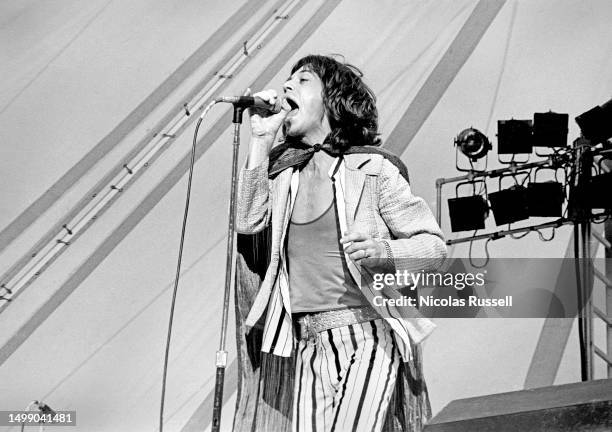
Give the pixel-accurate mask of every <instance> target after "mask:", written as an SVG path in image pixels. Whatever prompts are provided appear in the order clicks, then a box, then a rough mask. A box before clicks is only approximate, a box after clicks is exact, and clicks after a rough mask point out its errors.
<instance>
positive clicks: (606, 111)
mask: <svg viewBox="0 0 612 432" xmlns="http://www.w3.org/2000/svg"><path fill="white" fill-rule="evenodd" d="M576 123H578V126H580V130H581V131H582V136H583V137H585V138H586V139H588V140H589V141H591V142H592V143H593V144H597V143H600V142H603V141H606V140H607V139H608V138H610V137H612V99H611V100H609V101H608V102H606V103H605V104H603V105H600V106H596V107H595V108H592V109H590V110H588V111H587V112H584V113H582V114H580V115H579V116H578V117H576Z"/></svg>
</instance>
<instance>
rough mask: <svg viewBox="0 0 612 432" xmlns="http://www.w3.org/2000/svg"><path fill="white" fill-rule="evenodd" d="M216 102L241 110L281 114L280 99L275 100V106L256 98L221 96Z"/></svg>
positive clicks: (281, 101) (281, 100)
mask: <svg viewBox="0 0 612 432" xmlns="http://www.w3.org/2000/svg"><path fill="white" fill-rule="evenodd" d="M215 101H217V102H226V103H231V104H234V106H239V107H243V108H250V107H255V108H261V109H265V110H268V111H270V112H271V113H272V114H278V113H279V112H281V105H282V103H283V99H282V98H280V97H279V98H276V103H275V104H270V103H268V102H266V101H265V100H263V99H262V98H260V97H258V96H221V97H220V98H217V99H215Z"/></svg>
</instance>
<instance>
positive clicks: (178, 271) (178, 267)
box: [159, 100, 217, 432]
mask: <svg viewBox="0 0 612 432" xmlns="http://www.w3.org/2000/svg"><path fill="white" fill-rule="evenodd" d="M216 103H217V100H213V101H212V102H210V103H209V104H208V105H207V106H206V108H204V111H203V112H202V115H201V116H200V118H199V119H198V123H197V124H196V127H195V132H194V133H193V142H192V145H191V160H190V162H189V179H188V180H187V195H186V197H185V212H184V213H183V225H182V227H181V240H180V244H179V252H178V259H177V263H176V275H175V277H174V288H173V290H172V302H171V304H170V318H169V319H168V335H167V337H166V351H165V355H164V366H163V373H162V391H161V404H160V407H159V432H163V430H164V402H165V399H166V380H167V375H168V359H169V356H170V341H171V339H172V322H173V320H174V309H175V305H176V294H177V292H178V284H179V279H180V276H181V264H182V261H183V245H184V244H185V229H186V227H187V215H188V214H189V201H190V198H191V184H192V180H193V167H194V165H195V155H196V146H197V143H198V130H199V129H200V125H201V124H202V120H203V119H204V117H205V116H206V114H207V113H208V111H209V110H210V109H211V108H212V107H213V106H214V105H215V104H216Z"/></svg>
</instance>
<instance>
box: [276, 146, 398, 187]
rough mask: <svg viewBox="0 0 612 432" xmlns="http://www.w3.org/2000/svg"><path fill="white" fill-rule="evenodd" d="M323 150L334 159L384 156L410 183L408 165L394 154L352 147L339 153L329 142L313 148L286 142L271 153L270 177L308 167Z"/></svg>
mask: <svg viewBox="0 0 612 432" xmlns="http://www.w3.org/2000/svg"><path fill="white" fill-rule="evenodd" d="M321 150H322V151H324V152H325V153H327V154H329V155H330V156H334V157H343V156H344V155H345V154H355V153H370V154H379V155H382V156H383V157H384V158H385V159H387V160H388V161H389V162H391V163H392V164H393V165H395V166H396V167H397V169H398V170H399V172H400V174H401V175H402V177H404V179H405V180H406V181H407V182H408V183H410V180H409V178H408V169H407V168H406V165H404V163H403V162H402V160H401V159H400V158H399V157H397V156H396V155H394V154H393V153H390V152H389V151H387V150H384V149H382V148H380V147H375V146H351V147H349V148H347V149H345V150H344V151H339V150H336V149H334V148H332V146H331V144H329V143H328V142H327V140H325V141H323V143H322V144H315V145H313V146H311V145H308V144H304V143H302V142H292V143H289V142H284V143H283V144H280V145H278V146H276V147H274V148H273V149H272V151H271V152H270V164H269V165H268V177H269V178H270V179H273V178H274V177H276V176H277V175H278V174H279V173H280V172H282V171H284V170H286V169H287V168H291V167H297V168H298V169H302V168H303V167H304V166H306V164H307V163H308V162H309V161H310V159H312V157H313V156H314V154H315V153H316V152H318V151H321Z"/></svg>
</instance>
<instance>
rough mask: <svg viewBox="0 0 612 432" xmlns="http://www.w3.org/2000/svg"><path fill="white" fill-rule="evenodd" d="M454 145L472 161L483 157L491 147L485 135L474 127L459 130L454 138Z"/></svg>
mask: <svg viewBox="0 0 612 432" xmlns="http://www.w3.org/2000/svg"><path fill="white" fill-rule="evenodd" d="M455 145H456V146H457V148H459V150H461V153H463V154H464V155H466V156H467V157H468V158H470V160H471V161H472V162H476V161H477V160H478V159H480V158H483V157H485V156H486V155H487V153H488V152H489V150H491V148H492V147H491V143H490V142H489V139H488V138H487V137H486V135H485V134H483V133H482V132H480V131H479V130H478V129H474V128H469V129H465V130H463V131H461V133H460V134H459V135H457V138H455Z"/></svg>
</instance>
